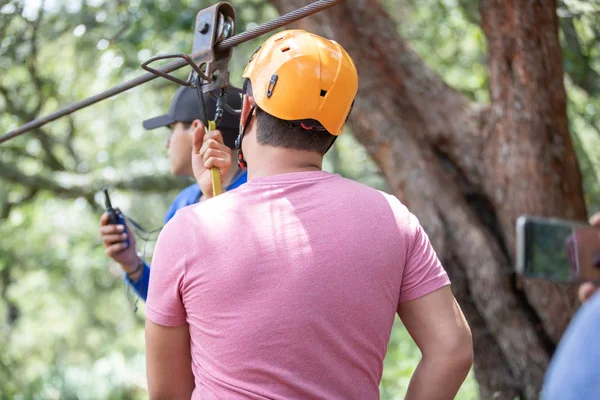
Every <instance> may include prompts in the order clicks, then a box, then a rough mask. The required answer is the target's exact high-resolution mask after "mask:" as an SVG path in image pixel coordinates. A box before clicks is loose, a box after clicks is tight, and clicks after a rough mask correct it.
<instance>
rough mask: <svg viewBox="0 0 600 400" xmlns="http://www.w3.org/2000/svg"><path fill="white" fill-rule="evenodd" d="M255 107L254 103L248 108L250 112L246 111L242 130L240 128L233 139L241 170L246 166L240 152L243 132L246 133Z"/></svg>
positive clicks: (242, 154)
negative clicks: (246, 114)
mask: <svg viewBox="0 0 600 400" xmlns="http://www.w3.org/2000/svg"><path fill="white" fill-rule="evenodd" d="M255 109H256V105H253V106H252V108H251V109H250V112H249V113H248V116H247V117H246V122H245V123H244V126H243V127H242V130H240V133H239V135H238V137H237V139H235V148H236V150H237V154H238V159H237V163H238V166H239V167H240V168H241V169H243V170H245V169H246V168H248V163H247V162H246V160H245V159H244V153H242V140H243V139H244V134H245V133H246V129H248V125H250V120H252V116H253V115H254V110H255Z"/></svg>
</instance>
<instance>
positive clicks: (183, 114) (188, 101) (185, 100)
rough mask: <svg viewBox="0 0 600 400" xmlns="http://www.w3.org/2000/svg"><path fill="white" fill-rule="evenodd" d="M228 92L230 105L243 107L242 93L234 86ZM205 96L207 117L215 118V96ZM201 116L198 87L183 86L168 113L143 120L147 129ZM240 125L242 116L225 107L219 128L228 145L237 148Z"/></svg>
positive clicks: (192, 119) (238, 107)
mask: <svg viewBox="0 0 600 400" xmlns="http://www.w3.org/2000/svg"><path fill="white" fill-rule="evenodd" d="M219 93H220V90H217V91H215V92H214V94H215V96H217V95H218V94H219ZM226 93H227V104H228V105H229V107H231V108H233V109H234V110H239V109H241V108H242V98H241V95H240V93H239V92H238V91H237V90H235V89H233V88H227V89H226ZM203 96H204V107H205V109H206V114H207V117H208V119H213V118H214V115H215V109H216V100H215V97H213V96H211V95H210V94H209V93H205V94H203ZM200 117H201V113H200V102H199V101H198V94H197V91H196V89H195V88H189V87H185V86H183V87H181V88H179V89H178V90H177V92H176V93H175V96H174V97H173V101H172V102H171V108H169V112H168V113H167V114H165V115H161V116H159V117H154V118H150V119H147V120H145V121H144V122H143V125H144V128H145V129H156V128H161V127H164V126H168V125H171V124H174V123H175V122H186V123H192V122H193V121H194V120H196V119H201V118H200ZM239 127H240V116H239V115H236V114H233V113H232V112H230V111H229V110H227V109H225V111H224V112H223V118H222V119H221V122H220V123H219V126H218V127H217V128H218V129H219V130H220V131H221V134H222V135H223V141H224V142H225V145H226V146H227V147H230V148H232V149H233V148H235V138H236V137H237V135H238V132H239Z"/></svg>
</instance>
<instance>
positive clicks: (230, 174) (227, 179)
mask: <svg viewBox="0 0 600 400" xmlns="http://www.w3.org/2000/svg"><path fill="white" fill-rule="evenodd" d="M233 162H234V165H232V166H231V168H229V171H227V174H226V175H225V176H224V177H223V186H225V187H227V186H229V185H230V184H231V183H232V182H233V180H234V179H235V178H236V177H237V176H238V174H239V173H240V171H241V170H240V167H238V166H237V163H236V162H235V160H233Z"/></svg>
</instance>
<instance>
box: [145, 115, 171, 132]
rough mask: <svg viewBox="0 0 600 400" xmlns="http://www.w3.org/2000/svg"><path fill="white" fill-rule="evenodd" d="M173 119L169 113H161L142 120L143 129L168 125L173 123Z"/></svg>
mask: <svg viewBox="0 0 600 400" xmlns="http://www.w3.org/2000/svg"><path fill="white" fill-rule="evenodd" d="M174 122H175V120H174V119H173V118H172V117H171V116H170V115H161V116H160V117H154V118H150V119H147V120H145V121H144V122H142V124H143V125H144V129H148V130H150V129H156V128H162V127H163V126H168V125H171V124H172V123H174Z"/></svg>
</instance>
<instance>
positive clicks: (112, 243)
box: [100, 87, 247, 301]
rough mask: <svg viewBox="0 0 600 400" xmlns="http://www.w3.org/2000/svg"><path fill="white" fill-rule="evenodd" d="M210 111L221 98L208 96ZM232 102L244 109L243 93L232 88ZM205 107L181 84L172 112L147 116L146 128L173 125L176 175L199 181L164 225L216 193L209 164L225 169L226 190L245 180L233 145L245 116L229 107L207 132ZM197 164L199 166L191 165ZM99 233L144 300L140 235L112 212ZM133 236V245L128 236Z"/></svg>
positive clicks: (146, 270) (181, 196)
mask: <svg viewBox="0 0 600 400" xmlns="http://www.w3.org/2000/svg"><path fill="white" fill-rule="evenodd" d="M204 103H205V108H206V113H207V115H208V116H209V118H212V116H214V115H215V107H216V102H215V99H214V98H213V96H210V95H208V94H206V95H204ZM227 104H228V105H229V106H230V107H231V108H232V109H235V110H238V109H240V108H241V98H240V95H239V93H237V92H236V91H235V90H233V89H228V90H227ZM200 115H201V114H200V106H199V101H198V97H197V93H196V89H193V88H187V87H182V88H180V89H179V90H178V91H177V93H176V94H175V96H174V98H173V101H172V102H171V107H170V109H169V112H168V113H167V114H165V115H161V116H159V117H155V118H151V119H148V120H146V121H144V123H143V124H144V128H146V129H156V128H160V127H168V128H169V129H170V130H171V134H170V135H169V138H168V140H167V145H166V146H167V149H168V153H169V162H170V164H171V173H172V174H173V175H175V176H190V177H194V179H195V181H196V182H195V183H194V184H192V185H190V186H188V187H186V188H185V189H183V190H182V191H181V192H180V193H179V194H178V195H177V197H176V198H175V200H174V201H173V203H172V204H171V206H170V207H169V210H168V211H167V215H166V216H165V221H164V222H165V224H166V223H167V222H168V221H169V220H170V219H171V218H172V217H173V216H174V215H175V213H176V212H177V210H179V209H180V208H183V207H186V206H189V205H191V204H195V203H198V202H200V201H204V200H207V199H209V198H211V197H212V179H211V173H210V169H211V167H213V166H215V167H218V168H219V169H220V170H221V176H222V181H223V189H224V190H232V189H235V188H236V187H238V186H240V185H241V184H243V183H245V182H246V179H247V178H246V172H245V171H242V170H241V169H239V168H238V167H237V163H235V162H234V163H233V164H234V165H233V167H232V162H231V149H233V148H235V138H236V137H237V135H238V132H239V123H240V117H239V115H236V114H234V113H232V112H230V111H229V110H227V109H226V110H225V112H224V114H223V118H222V120H221V122H220V123H219V126H218V130H215V131H212V132H206V133H205V132H204V129H203V128H202V127H203V125H202V122H201V119H200ZM193 163H195V164H194V168H192V165H193ZM100 234H101V235H102V242H103V244H104V247H105V252H106V254H107V255H108V256H109V257H111V258H112V259H113V260H115V261H116V262H117V263H119V265H120V266H121V268H122V269H123V272H124V273H125V281H126V282H127V284H129V285H130V286H131V287H132V288H133V290H134V291H135V293H136V294H137V295H138V296H139V297H140V298H141V299H142V300H144V301H146V296H147V294H148V283H149V280H150V267H149V266H148V264H147V263H146V261H145V260H143V259H142V258H141V257H139V256H138V254H137V253H136V249H135V237H134V236H133V235H132V233H131V230H130V229H128V228H126V227H125V226H123V225H109V224H108V214H107V213H104V214H103V215H102V217H101V218H100ZM127 237H129V242H130V244H129V246H128V247H127V244H126V243H125V239H126V238H127Z"/></svg>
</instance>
